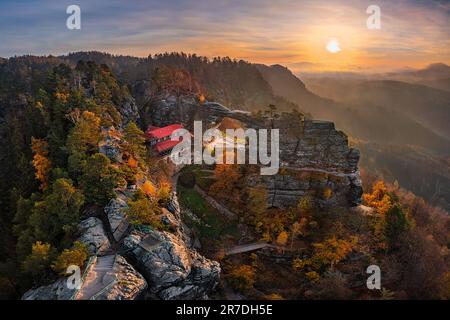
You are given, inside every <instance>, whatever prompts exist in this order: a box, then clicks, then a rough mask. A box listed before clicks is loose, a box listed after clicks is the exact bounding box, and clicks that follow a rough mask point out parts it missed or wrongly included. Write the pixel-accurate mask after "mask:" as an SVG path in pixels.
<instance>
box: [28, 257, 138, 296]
mask: <svg viewBox="0 0 450 320" xmlns="http://www.w3.org/2000/svg"><path fill="white" fill-rule="evenodd" d="M103 278H104V279H102V281H103V282H104V285H100V286H99V288H98V289H96V290H95V291H94V292H96V291H97V290H99V292H98V293H97V294H95V300H134V299H137V298H139V297H140V296H141V295H143V293H144V292H145V289H146V288H147V282H146V281H145V279H144V277H142V275H141V274H139V273H138V272H137V271H136V270H135V269H134V268H133V267H132V266H131V265H130V264H129V263H128V262H127V261H126V260H125V259H124V258H123V257H122V256H119V255H118V256H117V257H116V258H115V262H114V266H113V269H112V272H111V273H110V274H107V275H105V276H104V277H103ZM105 278H108V279H105ZM96 280H97V279H96ZM109 284H110V285H109ZM86 285H88V284H87V281H86ZM81 288H82V290H83V286H82V287H81ZM82 290H80V291H79V292H78V293H77V292H76V290H75V289H69V288H68V286H67V279H66V278H61V279H58V280H57V281H55V282H54V283H52V284H50V285H48V286H42V287H39V288H36V289H31V290H28V291H27V292H25V294H24V295H23V296H22V300H70V299H72V298H73V297H75V298H76V299H78V298H79V296H80V292H82ZM76 293H77V294H76ZM87 298H92V296H89V297H87Z"/></svg>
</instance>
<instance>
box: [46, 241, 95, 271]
mask: <svg viewBox="0 0 450 320" xmlns="http://www.w3.org/2000/svg"><path fill="white" fill-rule="evenodd" d="M88 256H89V252H88V250H87V248H86V245H85V244H84V243H82V242H80V241H76V242H75V243H74V246H73V248H72V249H64V251H63V252H62V253H61V254H60V255H59V256H58V258H57V259H56V261H55V262H54V263H53V264H52V269H53V270H54V271H56V272H58V273H59V274H61V275H67V274H66V271H67V267H69V266H70V265H75V266H78V267H79V268H80V269H82V267H83V265H84V263H85V261H86V259H87V258H88Z"/></svg>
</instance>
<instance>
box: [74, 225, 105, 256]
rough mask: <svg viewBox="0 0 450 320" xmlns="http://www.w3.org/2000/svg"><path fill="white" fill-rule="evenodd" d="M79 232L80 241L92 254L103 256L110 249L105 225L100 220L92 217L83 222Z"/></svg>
mask: <svg viewBox="0 0 450 320" xmlns="http://www.w3.org/2000/svg"><path fill="white" fill-rule="evenodd" d="M79 230H80V232H81V237H80V238H79V239H78V240H79V241H81V242H83V243H84V244H86V246H87V247H88V250H89V252H90V253H91V254H94V255H97V254H102V253H104V252H106V251H107V250H108V249H109V248H110V243H109V240H108V237H107V235H106V232H105V229H104V228H103V223H102V221H101V220H100V219H99V218H96V217H90V218H87V219H86V220H83V221H81V222H80V224H79Z"/></svg>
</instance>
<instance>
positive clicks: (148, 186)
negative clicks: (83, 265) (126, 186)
mask: <svg viewBox="0 0 450 320" xmlns="http://www.w3.org/2000/svg"><path fill="white" fill-rule="evenodd" d="M141 190H142V192H144V193H145V194H146V195H148V196H150V197H153V198H155V197H156V195H157V192H156V187H155V185H154V184H153V183H152V182H151V181H150V180H146V181H145V182H144V183H143V184H142V186H141Z"/></svg>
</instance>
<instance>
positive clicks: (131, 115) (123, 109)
mask: <svg viewBox="0 0 450 320" xmlns="http://www.w3.org/2000/svg"><path fill="white" fill-rule="evenodd" d="M119 112H120V114H121V116H122V122H123V124H127V123H128V122H130V121H133V122H137V120H138V119H139V110H138V107H137V105H136V101H135V100H134V98H133V97H132V96H131V95H129V96H127V97H126V99H125V101H124V102H123V103H122V104H121V106H120V108H119Z"/></svg>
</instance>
